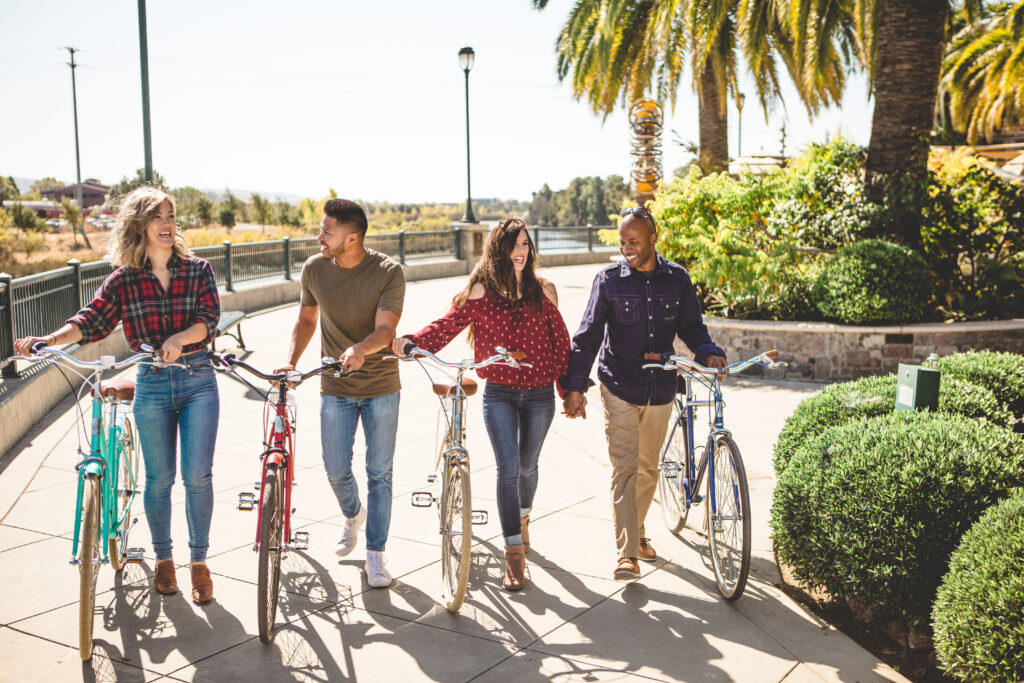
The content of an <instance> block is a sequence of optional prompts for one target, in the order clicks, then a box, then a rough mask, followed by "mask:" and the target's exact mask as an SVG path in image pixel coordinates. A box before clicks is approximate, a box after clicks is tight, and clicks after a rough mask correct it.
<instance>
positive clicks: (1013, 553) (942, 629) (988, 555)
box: [932, 491, 1024, 681]
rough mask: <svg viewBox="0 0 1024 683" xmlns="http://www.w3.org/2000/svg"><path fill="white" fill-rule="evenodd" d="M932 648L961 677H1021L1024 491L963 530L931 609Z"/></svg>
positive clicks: (1023, 651)
mask: <svg viewBox="0 0 1024 683" xmlns="http://www.w3.org/2000/svg"><path fill="white" fill-rule="evenodd" d="M932 620H933V623H934V626H935V651H936V653H937V654H938V656H939V665H940V666H941V667H942V668H943V669H944V670H945V671H946V673H948V674H950V675H952V676H955V677H957V678H959V679H960V680H964V681H1021V680H1024V491H1017V492H1016V493H1015V494H1014V495H1012V496H1011V497H1009V498H1007V499H1006V500H1003V501H1002V502H1000V503H998V504H997V505H994V506H993V507H991V508H989V509H988V511H986V512H985V514H984V515H982V517H981V519H979V520H978V522H977V524H975V525H974V526H972V527H971V529H970V530H969V531H968V532H967V533H966V534H964V537H963V539H961V541H960V546H959V547H958V548H957V549H956V551H954V552H953V556H952V557H951V558H950V560H949V573H948V574H946V577H945V578H944V579H943V580H942V585H941V586H939V592H938V596H937V597H936V600H935V606H934V607H933V608H932Z"/></svg>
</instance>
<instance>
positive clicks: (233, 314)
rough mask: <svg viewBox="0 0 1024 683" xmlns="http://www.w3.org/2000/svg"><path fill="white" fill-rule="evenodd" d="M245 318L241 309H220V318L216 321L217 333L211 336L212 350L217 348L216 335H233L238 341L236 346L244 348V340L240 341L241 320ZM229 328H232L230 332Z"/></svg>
mask: <svg viewBox="0 0 1024 683" xmlns="http://www.w3.org/2000/svg"><path fill="white" fill-rule="evenodd" d="M243 320H245V312H243V311H222V312H221V314H220V320H219V321H218V322H217V334H215V335H214V336H213V343H212V344H211V346H212V347H213V350H214V351H216V350H217V337H220V336H221V335H225V334H226V335H227V336H229V337H234V339H235V341H237V342H238V346H239V347H241V348H243V349H244V348H245V342H244V341H242V321H243ZM231 330H234V332H232V331H231Z"/></svg>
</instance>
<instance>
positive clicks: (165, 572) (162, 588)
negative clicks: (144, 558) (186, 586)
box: [153, 557, 178, 595]
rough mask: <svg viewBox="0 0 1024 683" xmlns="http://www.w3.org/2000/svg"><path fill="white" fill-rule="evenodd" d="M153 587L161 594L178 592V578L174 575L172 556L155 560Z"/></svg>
mask: <svg viewBox="0 0 1024 683" xmlns="http://www.w3.org/2000/svg"><path fill="white" fill-rule="evenodd" d="M153 588H155V589H156V592H157V593H160V594H161V595H174V594H175V593H177V592H178V580H177V579H176V578H175V577H174V560H173V559H172V558H170V557H168V558H167V559H166V560H157V561H156V573H155V574H153Z"/></svg>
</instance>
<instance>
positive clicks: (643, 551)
mask: <svg viewBox="0 0 1024 683" xmlns="http://www.w3.org/2000/svg"><path fill="white" fill-rule="evenodd" d="M636 559H638V560H643V561H644V562H654V561H655V560H656V559H658V553H656V552H654V547H653V546H652V545H651V539H649V538H641V539H640V549H639V550H638V551H637V554H636Z"/></svg>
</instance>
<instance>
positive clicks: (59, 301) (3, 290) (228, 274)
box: [0, 226, 614, 377]
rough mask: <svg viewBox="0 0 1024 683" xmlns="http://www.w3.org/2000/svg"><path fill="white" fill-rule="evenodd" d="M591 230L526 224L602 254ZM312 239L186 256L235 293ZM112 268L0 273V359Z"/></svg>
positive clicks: (413, 252) (417, 239) (547, 242)
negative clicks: (203, 264) (23, 274)
mask: <svg viewBox="0 0 1024 683" xmlns="http://www.w3.org/2000/svg"><path fill="white" fill-rule="evenodd" d="M609 227H610V226H597V227H590V226H587V227H559V228H555V227H531V228H530V232H531V235H532V236H533V240H534V243H535V244H536V245H537V250H538V251H539V252H545V251H608V250H614V247H608V246H605V245H604V244H603V243H602V242H601V240H600V238H599V237H598V231H600V230H605V229H608V228H609ZM460 233H461V231H460V230H459V229H457V228H456V229H453V230H438V231H433V232H404V231H402V232H393V233H371V234H368V235H367V236H366V240H365V244H366V246H367V247H369V248H371V249H374V250H376V251H379V252H383V253H385V254H387V255H388V256H391V257H392V258H394V259H396V260H398V261H399V262H400V263H402V264H406V263H409V262H411V261H417V260H426V259H461V258H462V257H463V254H462V253H461V246H460V245H461V235H460ZM319 251H320V247H319V245H318V243H317V240H316V238H315V237H302V238H298V239H289V238H287V237H285V238H284V239H280V240H271V241H266V242H243V243H239V244H232V243H231V242H230V241H225V242H224V243H223V244H222V245H218V246H212V247H196V248H194V249H192V253H193V254H195V255H196V256H198V257H200V258H204V259H206V260H207V261H209V262H210V265H211V266H212V267H213V272H214V276H215V277H216V279H217V286H218V287H223V288H224V289H226V290H227V291H229V292H230V291H234V288H235V285H236V284H238V283H242V282H250V281H253V280H265V279H269V278H283V279H286V280H291V279H293V278H295V277H296V276H297V275H298V274H299V273H300V272H301V270H302V264H303V263H305V262H306V260H307V259H309V257H311V256H313V255H314V254H316V253H319ZM111 272H113V268H112V267H111V266H110V264H109V263H107V262H106V261H95V262H92V263H82V262H81V261H78V260H77V259H72V260H71V261H68V265H67V266H65V267H64V268H58V269H57V270H51V271H47V272H45V273H37V274H36V275H29V276H27V277H20V278H16V279H15V278H11V276H9V275H7V274H6V273H0V358H6V357H8V356H11V355H13V354H14V340H15V339H17V338H20V337H24V336H28V335H30V334H44V333H47V332H50V331H52V330H55V329H57V328H59V327H60V326H61V325H63V324H64V321H66V320H67V319H68V318H70V317H71V316H72V315H74V314H75V313H76V312H77V311H78V310H79V309H81V307H82V305H83V304H85V303H88V302H89V301H91V300H92V298H93V296H94V295H95V293H96V291H97V290H98V289H99V287H100V285H101V284H102V283H103V280H105V279H106V278H107V276H108V275H110V273H111ZM3 376H4V377H15V376H17V373H16V371H15V368H14V364H13V363H12V364H10V365H7V366H6V367H5V368H4V369H3Z"/></svg>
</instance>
